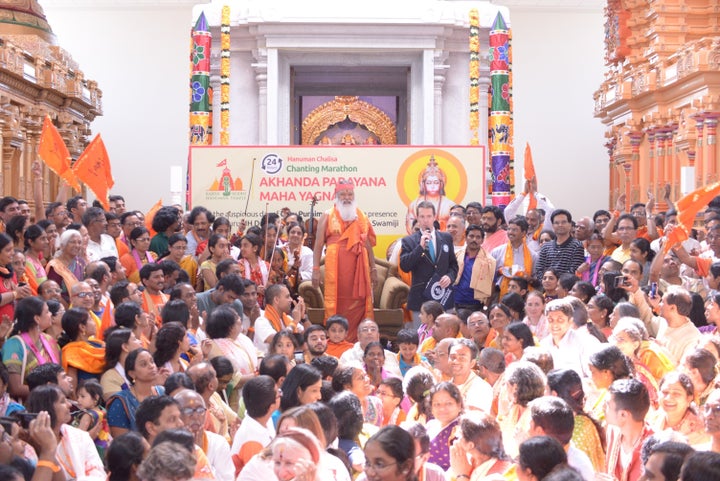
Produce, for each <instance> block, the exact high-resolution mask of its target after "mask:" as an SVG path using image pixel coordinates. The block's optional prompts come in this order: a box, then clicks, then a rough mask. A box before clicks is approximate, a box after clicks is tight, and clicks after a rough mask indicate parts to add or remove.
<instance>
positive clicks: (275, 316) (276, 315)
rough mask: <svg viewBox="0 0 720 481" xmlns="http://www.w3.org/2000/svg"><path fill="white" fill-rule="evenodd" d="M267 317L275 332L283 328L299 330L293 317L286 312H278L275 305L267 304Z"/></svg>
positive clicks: (293, 330)
mask: <svg viewBox="0 0 720 481" xmlns="http://www.w3.org/2000/svg"><path fill="white" fill-rule="evenodd" d="M265 319H267V320H268V321H270V324H272V326H273V328H274V329H275V332H280V331H281V330H283V329H291V330H292V332H294V333H296V332H297V324H295V321H294V320H293V318H292V317H290V316H288V315H287V314H285V313H284V312H283V313H281V312H278V311H277V309H275V308H274V307H273V306H265Z"/></svg>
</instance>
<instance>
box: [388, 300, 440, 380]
mask: <svg viewBox="0 0 720 481" xmlns="http://www.w3.org/2000/svg"><path fill="white" fill-rule="evenodd" d="M432 302H434V301H432ZM396 342H397V346H398V350H399V352H398V353H397V360H398V364H399V365H400V373H401V374H402V375H403V377H404V376H405V374H407V372H408V370H409V369H410V368H411V367H413V366H419V365H420V363H421V362H426V363H427V359H426V358H425V356H421V355H420V354H419V353H418V346H419V345H420V340H419V337H418V333H417V332H415V331H413V330H412V329H401V330H400V332H398V334H397V340H396Z"/></svg>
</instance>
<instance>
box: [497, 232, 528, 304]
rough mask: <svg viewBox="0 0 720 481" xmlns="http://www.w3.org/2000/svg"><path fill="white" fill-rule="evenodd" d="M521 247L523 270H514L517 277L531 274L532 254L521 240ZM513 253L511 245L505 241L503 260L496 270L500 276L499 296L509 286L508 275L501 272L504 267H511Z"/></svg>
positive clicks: (505, 292)
mask: <svg viewBox="0 0 720 481" xmlns="http://www.w3.org/2000/svg"><path fill="white" fill-rule="evenodd" d="M522 247H523V264H524V265H523V270H522V271H520V272H516V273H515V274H514V275H515V276H518V277H530V276H531V275H532V264H533V262H532V255H531V254H530V248H529V247H528V246H527V242H525V240H523V243H522ZM514 260H515V259H514V255H513V246H512V244H511V243H510V242H508V243H507V246H505V259H504V260H503V264H502V265H501V266H499V267H498V272H499V273H500V275H501V276H502V280H501V281H500V298H502V296H504V295H505V294H507V293H508V290H509V288H510V277H508V276H506V275H505V274H504V273H503V268H504V267H509V268H512V266H513V261H514Z"/></svg>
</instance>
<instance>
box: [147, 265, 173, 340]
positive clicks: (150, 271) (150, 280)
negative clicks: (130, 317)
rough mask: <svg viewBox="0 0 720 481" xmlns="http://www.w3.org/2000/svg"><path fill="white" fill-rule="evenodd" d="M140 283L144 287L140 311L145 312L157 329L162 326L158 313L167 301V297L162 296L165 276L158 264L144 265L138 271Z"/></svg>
mask: <svg viewBox="0 0 720 481" xmlns="http://www.w3.org/2000/svg"><path fill="white" fill-rule="evenodd" d="M140 282H142V285H143V286H145V290H144V291H143V293H142V310H143V311H145V312H147V313H148V314H149V315H150V316H151V317H152V318H153V319H154V320H155V323H156V324H157V325H158V327H159V326H160V325H161V324H162V319H161V318H160V311H162V308H163V306H164V305H165V303H166V302H167V301H168V296H167V295H165V294H163V292H162V290H163V288H164V287H165V275H164V274H163V269H162V266H161V265H160V264H145V265H144V266H142V269H140Z"/></svg>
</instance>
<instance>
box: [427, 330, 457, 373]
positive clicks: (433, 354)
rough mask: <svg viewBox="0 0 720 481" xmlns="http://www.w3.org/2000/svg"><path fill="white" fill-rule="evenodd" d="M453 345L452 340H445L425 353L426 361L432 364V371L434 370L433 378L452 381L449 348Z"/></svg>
mask: <svg viewBox="0 0 720 481" xmlns="http://www.w3.org/2000/svg"><path fill="white" fill-rule="evenodd" d="M454 343H455V339H454V338H452V337H448V338H445V339H443V340H442V341H440V342H438V343H437V346H435V349H433V350H432V351H427V352H426V353H425V355H426V356H427V358H428V361H430V362H431V363H432V366H433V369H434V370H435V377H436V378H437V379H440V380H441V381H451V380H452V377H453V376H452V367H451V366H450V347H452V345H453V344H454ZM431 358H432V360H431Z"/></svg>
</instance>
